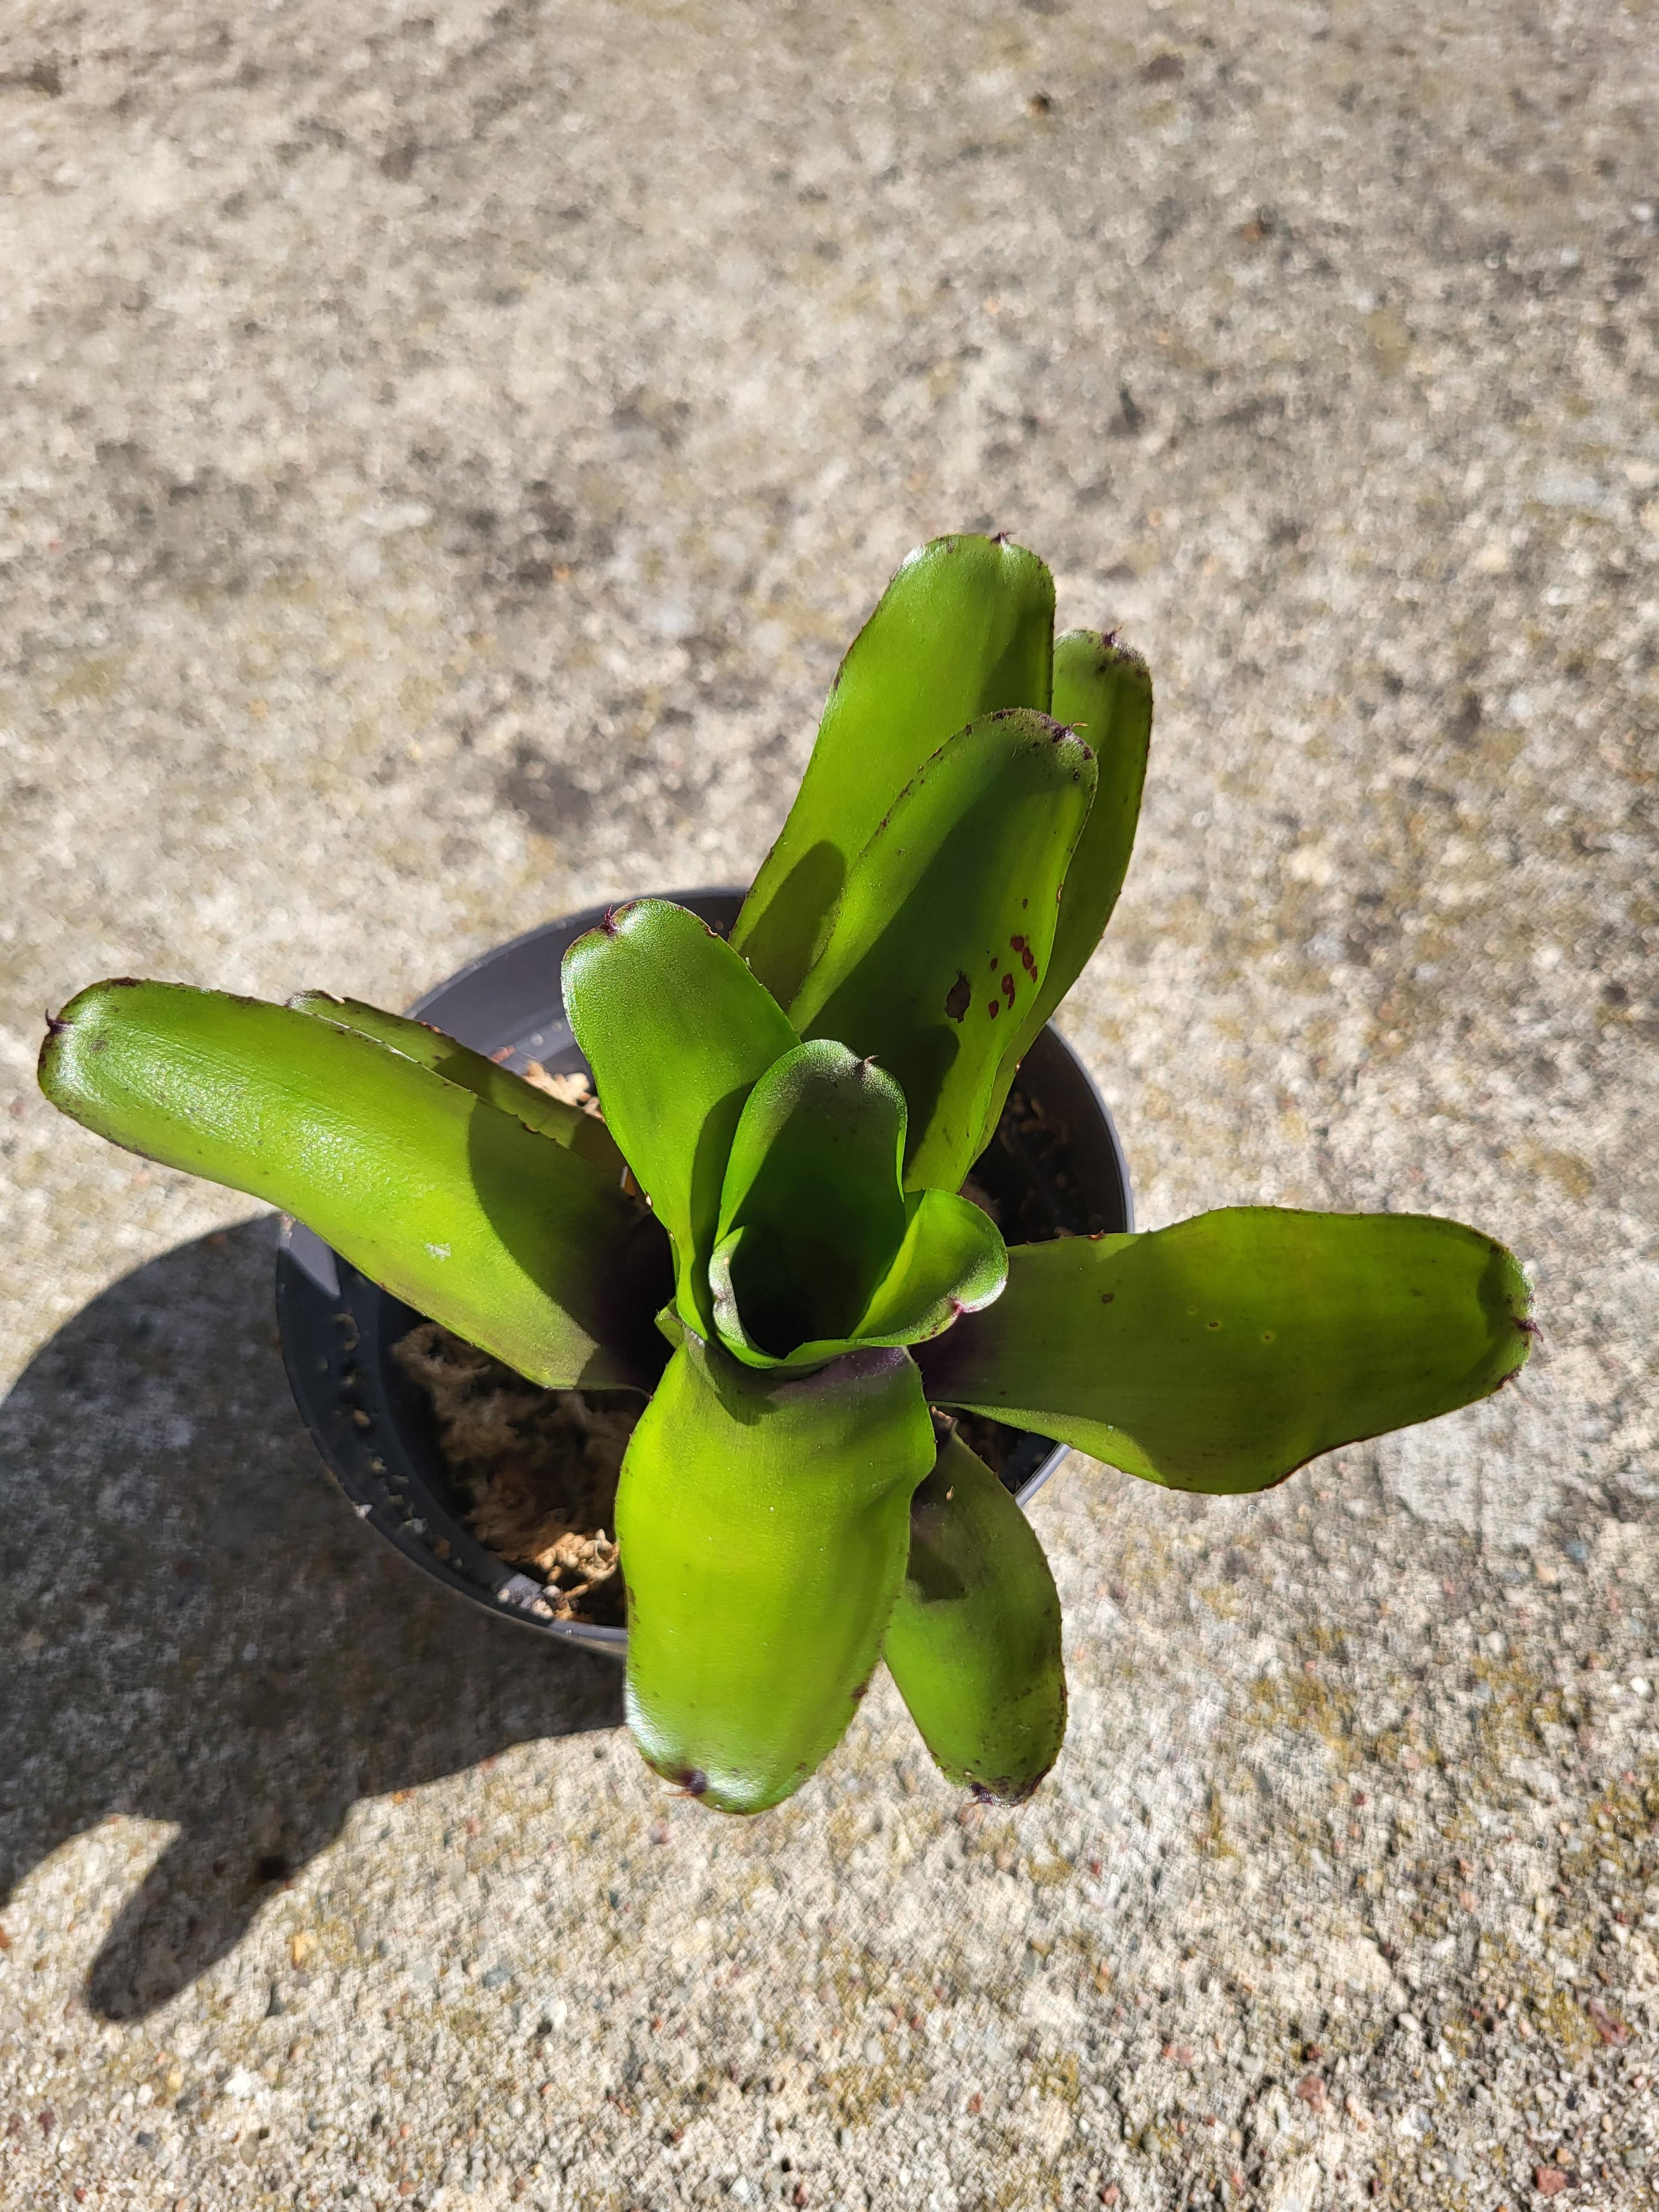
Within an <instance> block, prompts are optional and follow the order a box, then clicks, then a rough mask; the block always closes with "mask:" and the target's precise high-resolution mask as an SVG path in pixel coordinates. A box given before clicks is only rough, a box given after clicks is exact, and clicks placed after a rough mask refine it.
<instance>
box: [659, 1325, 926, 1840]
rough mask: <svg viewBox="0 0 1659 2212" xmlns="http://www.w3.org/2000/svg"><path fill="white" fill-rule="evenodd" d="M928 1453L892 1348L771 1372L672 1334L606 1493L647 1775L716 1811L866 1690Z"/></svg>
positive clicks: (899, 1355) (822, 1741) (776, 1774)
mask: <svg viewBox="0 0 1659 2212" xmlns="http://www.w3.org/2000/svg"><path fill="white" fill-rule="evenodd" d="M932 1465H933V1424H932V1421H931V1419H930V1418H929V1416H928V1413H927V1406H926V1404H925V1403H924V1401H923V1399H922V1395H921V1378H920V1376H918V1375H917V1373H916V1370H915V1364H914V1362H913V1361H912V1360H911V1359H910V1358H909V1355H908V1353H906V1352H854V1353H852V1354H850V1355H849V1356H848V1358H844V1359H841V1360H838V1361H837V1362H836V1364H834V1365H833V1366H830V1367H825V1368H821V1369H819V1370H817V1373H815V1374H812V1375H810V1376H805V1377H793V1376H792V1377H782V1378H781V1377H779V1376H775V1375H763V1374H758V1373H757V1372H756V1371H755V1370H752V1369H750V1368H747V1367H744V1366H742V1365H740V1364H738V1362H737V1361H736V1360H733V1359H731V1358H728V1357H727V1356H726V1354H725V1353H724V1352H722V1351H721V1350H720V1347H719V1346H717V1345H704V1344H702V1343H701V1342H700V1341H699V1340H697V1339H696V1337H694V1336H692V1335H691V1334H690V1333H689V1332H688V1333H686V1334H685V1336H684V1340H683V1342H682V1344H681V1346H680V1348H679V1349H678V1351H677V1352H675V1354H674V1357H673V1358H672V1359H671V1361H670V1363H669V1365H668V1369H667V1371H666V1372H665V1375H664V1376H663V1379H662V1382H661V1383H660V1384H659V1387H658V1389H657V1391H656V1394H655V1395H654V1396H653V1398H652V1400H651V1402H650V1404H649V1405H648V1406H647V1408H646V1411H645V1414H644V1416H643V1418H642V1419H641V1422H640V1425H639V1426H638V1427H637V1428H636V1429H635V1431H634V1435H633V1437H632V1438H631V1439H630V1441H629V1447H628V1455H627V1457H626V1459H625V1460H624V1461H623V1472H622V1481H621V1485H620V1487H619V1488H618V1491H617V1537H618V1541H619V1542H620V1545H621V1549H622V1561H623V1573H624V1574H625V1575H626V1577H627V1579H628V1597H629V1617H628V1676H627V1689H626V1698H627V1710H628V1721H629V1727H630V1728H631V1729H632V1730H633V1732H634V1736H635V1741H636V1742H637V1743H638V1745H639V1747H640V1749H641V1752H642V1753H644V1755H645V1757H646V1758H647V1759H648V1760H649V1762H650V1763H651V1765H653V1767H654V1768H655V1769H656V1771H658V1773H659V1774H661V1775H664V1776H665V1777H666V1778H668V1779H669V1780H670V1781H672V1782H677V1783H678V1784H681V1785H682V1786H683V1787H684V1788H685V1789H687V1790H690V1791H691V1792H692V1793H693V1794H694V1795H696V1796H699V1797H701V1798H702V1801H703V1802H704V1803H705V1804H708V1805H714V1806H716V1807H718V1808H720V1810H721V1811H722V1812H728V1813H757V1812H760V1811H761V1810H763V1808H765V1807H766V1806H768V1805H775V1804H776V1803H777V1802H778V1801H779V1800H780V1799H781V1798H784V1797H787V1796H789V1795H790V1793H791V1792H792V1791H793V1790H797V1789H799V1786H800V1784H802V1783H803V1782H804V1781H805V1779H806V1778H807V1776H808V1775H810V1774H811V1772H812V1771H813V1769H814V1768H815V1767H816V1766H817V1764H818V1762H819V1761H820V1760H821V1759H823V1757H824V1755H825V1753H828V1752H829V1750H831V1749H832V1748H833V1747H834V1746H835V1745H836V1743H837V1742H838V1741H840V1739H841V1736H842V1733H843V1732H844V1730H845V1729H846V1727H847V1723H848V1721H849V1720H850V1719H851V1718H852V1717H853V1712H854V1708H855V1707H856V1705H857V1704H858V1701H859V1699H860V1697H861V1696H862V1695H863V1693H864V1690H865V1687H866V1684H867V1682H868V1680H869V1677H870V1674H871V1671H872V1668H874V1666H875V1663H876V1660H877V1657H878V1654H879V1652H880V1649H881V1638H882V1632H883V1631H884V1629H885V1627H886V1626H887V1619H888V1615H889V1614H890V1612H891V1611H892V1607H893V1601H894V1598H895V1596H896V1595H897V1592H898V1588H899V1584H900V1583H901V1582H902V1579H903V1575H904V1563H905V1558H906V1553H907V1550H908V1541H909V1504H910V1493H911V1492H912V1491H913V1490H914V1489H915V1486H916V1484H917V1483H918V1482H919V1481H920V1480H921V1477H922V1476H923V1475H924V1474H927V1470H928V1468H930V1467H931V1466H932Z"/></svg>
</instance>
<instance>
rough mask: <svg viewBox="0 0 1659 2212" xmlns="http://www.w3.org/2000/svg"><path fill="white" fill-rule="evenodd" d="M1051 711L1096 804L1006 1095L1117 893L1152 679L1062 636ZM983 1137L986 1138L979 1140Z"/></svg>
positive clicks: (1132, 658)
mask: <svg viewBox="0 0 1659 2212" xmlns="http://www.w3.org/2000/svg"><path fill="white" fill-rule="evenodd" d="M1054 720H1056V721H1057V722H1064V723H1066V725H1067V726H1068V727H1070V728H1072V729H1074V730H1075V731H1076V732H1077V733H1078V735H1079V737H1080V738H1082V739H1083V741H1084V743H1085V744H1086V745H1087V746H1088V747H1089V750H1091V752H1092V753H1093V755H1094V757H1095V777H1096V781H1095V799H1094V805H1092V806H1091V808H1090V809H1089V819H1088V821H1087V822H1086V823H1085V824H1084V828H1083V835H1082V836H1080V837H1079V839H1078V841H1077V847H1076V849H1075V850H1074V851H1073V854H1072V861H1071V866H1069V867H1068V868H1067V869H1066V883H1065V886H1064V888H1063V889H1062V890H1061V892H1060V921H1059V922H1058V924H1057V925H1056V927H1055V929H1054V951H1052V953H1051V954H1050V955H1049V958H1048V967H1047V968H1046V969H1044V971H1043V976H1042V988H1041V989H1040V990H1038V991H1036V992H1035V993H1034V994H1032V997H1031V999H1030V1001H1029V1003H1028V1004H1027V1006H1026V1008H1025V1012H1024V1017H1023V1018H1022V1020H1021V1022H1020V1024H1019V1031H1018V1037H1017V1038H1016V1039H1014V1040H1012V1041H1011V1043H1012V1049H1011V1051H1009V1052H1007V1053H1005V1055H1004V1074H1005V1077H1006V1080H1005V1081H1004V1083H1003V1096H1004V1097H1006V1096H1007V1087H1008V1084H1009V1083H1012V1080H1013V1078H1014V1073H1015V1071H1016V1069H1017V1068H1018V1066H1019V1063H1020V1061H1021V1060H1023V1059H1024V1057H1025V1054H1027V1053H1028V1052H1029V1051H1030V1048H1031V1046H1032V1044H1033V1042H1035V1041H1036V1036H1037V1034H1038V1032H1039V1031H1040V1030H1041V1029H1042V1025H1043V1024H1044V1023H1045V1022H1046V1021H1048V1019H1049V1018H1050V1017H1051V1016H1052V1015H1053V1013H1054V1009H1055V1007H1056V1006H1059V1004H1060V1000H1062V999H1063V998H1064V997H1065V996H1066V993H1067V992H1068V991H1069V990H1070V989H1071V987H1072V986H1073V983H1075V982H1076V981H1077V979H1078V977H1079V975H1081V974H1082V972H1083V969H1084V968H1085V966H1086V965H1087V963H1088V960H1089V956H1090V955H1091V953H1092V952H1093V951H1094V949H1095V947H1096V945H1098V944H1099V942H1100V939H1101V936H1102V933H1103V931H1104V930H1105V927H1106V925H1107V923H1108V922H1109V921H1110V920H1111V917H1112V908H1114V907H1115V905H1116V904H1117V895H1118V893H1119V892H1120V891H1121V890H1122V888H1123V878H1124V876H1125V874H1126V872H1127V869H1128V866H1129V855H1130V854H1131V852H1132V851H1133V848H1134V842H1135V823H1136V822H1137V821H1138V819H1139V814H1140V793H1141V787H1142V785H1143V784H1144V783H1145V782H1146V752H1147V747H1148V746H1149V744H1151V742H1152V675H1151V672H1150V671H1149V670H1148V669H1147V666H1146V662H1145V661H1144V660H1143V659H1141V657H1140V655H1139V653H1135V652H1133V651H1132V650H1131V649H1130V647H1127V646H1126V645H1119V644H1118V643H1117V641H1116V640H1115V638H1111V637H1103V636H1102V635H1101V634H1100V633H1099V631H1097V630H1091V629H1068V630H1067V631H1066V633H1065V635H1063V636H1061V637H1059V638H1057V639H1056V640H1055V641H1054ZM990 1134H991V1133H990V1131H988V1130H987V1133H986V1136H987V1142H988V1141H989V1138H990Z"/></svg>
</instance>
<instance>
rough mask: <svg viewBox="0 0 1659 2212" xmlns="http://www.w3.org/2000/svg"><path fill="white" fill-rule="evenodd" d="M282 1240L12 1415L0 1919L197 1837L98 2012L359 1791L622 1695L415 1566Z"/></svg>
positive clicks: (46, 1387) (225, 1910) (125, 1941)
mask: <svg viewBox="0 0 1659 2212" xmlns="http://www.w3.org/2000/svg"><path fill="white" fill-rule="evenodd" d="M273 1241H274V1240H273V1225H272V1223H271V1222H270V1220H269V1219H265V1220H261V1221H254V1222H249V1223H246V1224H245V1225H243V1226H241V1227H240V1228H237V1229H233V1230H230V1231H224V1232H221V1233H218V1234H216V1235H213V1236H210V1237H204V1238H202V1239H200V1240H198V1241H197V1242H196V1243H190V1244H185V1245H182V1246H180V1247H179V1249H177V1250H175V1251H172V1252H169V1253H167V1254H166V1255H164V1256H163V1257H161V1259H159V1260H156V1261H152V1262H151V1263H150V1264H149V1266H147V1267H140V1268H138V1269H137V1270H136V1271H135V1272H134V1273H132V1274H131V1275H128V1276H125V1277H124V1278H123V1279H121V1280H120V1281H118V1282H117V1283H115V1284H114V1285H112V1286H111V1288H110V1289H109V1290H107V1291H105V1292H104V1293H103V1294H102V1296H101V1297H98V1298H96V1299H94V1301H93V1303H92V1304H90V1305H88V1307H87V1308H86V1309H85V1310H83V1311H82V1313H80V1314H78V1315H77V1316H76V1317H75V1319H74V1320H73V1321H71V1322H68V1323H67V1324H66V1325H65V1326H64V1328H62V1329H60V1330H59V1332H58V1334H57V1335H56V1336H55V1337H53V1338H52V1340H51V1342H50V1343H48V1344H47V1345H46V1346H43V1348H42V1349H41V1350H40V1352H38V1353H37V1354H36V1356H35V1358H33V1360H32V1361H31V1362H30V1364H29V1365H28V1367H27V1369H26V1370H25V1371H24V1372H23V1374H22V1375H21V1376H20V1378H19V1380H18V1382H17V1383H16V1385H15V1388H14V1389H13V1390H12V1391H11V1392H10V1394H9V1396H8V1397H7V1398H6V1399H5V1400H4V1401H3V1403H0V1607H3V1613H0V1618H3V1619H4V1620H5V1621H6V1623H7V1635H6V1642H7V1643H8V1644H9V1645H10V1646H11V1650H12V1653H13V1655H14V1658H13V1663H11V1664H10V1665H9V1667H8V1668H7V1670H6V1671H7V1673H8V1674H9V1678H10V1679H9V1685H8V1687H7V1690H6V1692H5V1696H4V1702H3V1707H0V1903H3V1900H4V1899H7V1898H9V1896H10V1895H11V1893H12V1892H13V1889H14V1888H15V1885H16V1883H17V1882H18V1881H21V1879H22V1878H23V1877H24V1875H27V1873H28V1871H29V1870H30V1869H32V1868H33V1866H35V1865H36V1864H37V1863H39V1862H40V1860H41V1859H42V1858H44V1857H46V1855H47V1854H48V1853H50V1852H51V1851H52V1850H56V1849H57V1848H58V1845H59V1844H62V1843H64V1841H65V1840H66V1839H67V1838H70V1837H72V1836H74V1835H76V1834H78V1833H80V1832H82V1830H84V1829H87V1828H89V1827H91V1826H95V1825H96V1824H97V1823H98V1822H99V1821H100V1820H105V1819H106V1818H107V1817H109V1816H110V1815H111V1814H135V1815H137V1816H139V1817H141V1818H143V1819H146V1820H161V1821H170V1822H173V1823H176V1824H177V1826H178V1831H179V1832H178V1833H177V1835H176V1836H175V1837H174V1838H173V1841H172V1842H171V1843H170V1844H168V1845H167V1848H166V1849H165V1850H163V1852H162V1854H161V1857H160V1858H159V1859H158V1861H157V1862H156V1863H155V1867H154V1868H153V1869H152V1870H151V1872H150V1874H149V1876H148V1878H147V1879H146V1881H144V1882H143V1884H142V1885H141V1887H139V1889H138V1891H137V1893H136V1894H135V1895H134V1896H133V1897H132V1898H131V1899H130V1900H129V1902H128V1903H127V1905H125V1909H124V1910H123V1911H121V1912H120V1914H119V1915H118V1917H117V1919H116V1921H115V1923H114V1925H113V1926H112V1929H111V1930H110V1932H109V1935H108V1936H107V1938H106V1941H105V1942H104V1943H103V1945H102V1947H101V1948H100V1951H99V1952H98V1954H97V1956H96V1958H95V1959H94V1962H93V1966H92V1968H91V1972H90V1975H89V1978H88V2002H90V2004H91V2005H92V2007H93V2008H94V2010H95V2011H96V2012H98V2013H99V2014H100V2015H103V2016H104V2017H105V2018H106V2019H114V2020H132V2019H137V2018H140V2017H142V2016H143V2015H145V2014H147V2013H149V2012H152V2011H154V2010H155V2008H156V2007H157V2006H159V2005H161V2004H164V2003H165V2002H167V2000H168V1999H169V1998H170V1997H172V1996H174V1995H175V1994H176V1993H177V1992H178V1991H179V1990H181V1989H182V1988H184V1987H185V1985H186V1984H188V1983H190V1982H191V1981H192V1980H193V1979H194V1978H196V1977H197V1975H199V1974H201V1973H203V1972H205V1970H206V1969H207V1968H208V1967H210V1966H212V1965H213V1964H214V1963H215V1961H216V1960H219V1959H221V1958H222V1957H223V1956H224V1955H225V1954H226V1953H227V1952H228V1951H229V1950H231V1949H232V1948H234V1945H235V1944H236V1943H237V1942H239V1940H240V1937H241V1936H242V1934H243V1932H244V1931H245V1929H246V1927H247V1925H248V1923H249V1922H250V1921H251V1920H252V1917H253V1916H254V1914H255V1913H256V1912H257V1911H258V1909H259V1907H260V1905H262V1904H263V1903H264V1901H265V1900H266V1899H268V1898H269V1897H270V1895H271V1894H272V1893H273V1891H274V1888H275V1887H276V1885H277V1884H279V1883H280V1882H282V1881H284V1880H286V1879H287V1878H288V1877H289V1876H290V1875H292V1874H294V1873H295V1871H296V1870H297V1869H299V1868H301V1867H302V1866H303V1865H304V1864H305V1863H306V1862H307V1860H308V1859H310V1858H312V1857H313V1856H314V1855H315V1854H316V1853H317V1852H318V1851H319V1850H322V1849H323V1848H324V1847H325V1845H326V1844H328V1843H330V1842H331V1840H332V1838H334V1837H335V1836H336V1835H337V1833H338V1832H339V1830H340V1827H341V1825H342V1823H343V1821H344V1820H345V1818H346V1816H347V1814H349V1812H350V1810H351V1808H352V1806H353V1805H354V1803H355V1802H356V1801H357V1800H358V1799H359V1798H362V1797H372V1796H380V1795H381V1794H383V1793H385V1792H387V1791H390V1790H400V1789H407V1788H410V1787H413V1786H416V1785H418V1784H422V1783H427V1782H431V1781H434V1780H435V1779H437V1778H439V1777H440V1776H442V1775H446V1774H452V1773H454V1772H457V1771H461V1770H464V1769H465V1768H467V1767H470V1766H472V1765H476V1764H477V1761H478V1760H480V1759H483V1758H486V1757H488V1756H489V1755H490V1754H491V1753H496V1752H500V1751H502V1750H504V1749H506V1748H507V1747H508V1746H510V1745H513V1744H515V1743H520V1742H523V1741H527V1740H531V1739H535V1738H544V1737H550V1736H558V1735H573V1734H576V1733H579V1732H580V1731H582V1730H586V1729H608V1728H611V1727H614V1726H616V1725H617V1723H618V1722H619V1721H620V1718H621V1696H620V1689H621V1675H620V1671H619V1670H618V1669H617V1668H615V1667H614V1666H613V1665H611V1664H610V1663H609V1662H606V1661H605V1660H604V1659H601V1658H594V1657H591V1656H587V1655H586V1654H582V1653H580V1652H574V1651H573V1652H563V1651H553V1650H546V1649H541V1650H538V1649H537V1648H536V1647H535V1646H533V1645H532V1644H531V1642H530V1639H529V1638H527V1637H526V1636H524V1635H521V1634H520V1633H519V1632H517V1631H515V1630H514V1629H513V1627H511V1626H509V1625H507V1624H504V1623H501V1622H499V1621H494V1620H489V1618H488V1617H486V1616H485V1615H483V1613H475V1612H474V1611H473V1609H472V1608H471V1607H469V1606H468V1605H466V1604H465V1602H464V1601H461V1600H460V1599H458V1598H456V1597H454V1596H453V1595H450V1594H449V1593H447V1592H446V1591H444V1590H442V1589H438V1588H436V1587H435V1586H434V1585H433V1584H431V1583H428V1582H427V1581H425V1580H424V1579H423V1578H422V1577H421V1576H419V1575H417V1574H416V1573H414V1572H413V1571H411V1570H410V1568H409V1567H407V1566H406V1565H404V1562H403V1561H402V1560H400V1559H396V1558H393V1557H392V1555H391V1554H390V1553H388V1552H387V1551H386V1549H385V1547H383V1546H382V1545H381V1544H380V1541H379V1539H378V1538H376V1537H375V1536H374V1535H373V1534H372V1533H371V1532H370V1531H369V1530H368V1528H365V1527H363V1526H362V1524H361V1523H360V1522H357V1521H356V1519H355V1518H354V1517H353V1516H352V1514H351V1513H350V1512H349V1510H347V1509H346V1507H345V1505H344V1504H343V1501H342V1500H341V1498H339V1496H338V1494H337V1492H335V1491H334V1490H333V1488H332V1487H331V1484H330V1482H329V1480H328V1478H327V1477H326V1475H325V1474H324V1471H323V1469H322V1467H321V1465H320V1463H319V1461H318V1459H317V1456H316V1454H315V1451H314V1449H313V1446H312V1444H311V1442H310V1440H309V1438H308V1437H307V1435H306V1433H305V1431H304V1430H303V1428H302V1427H301V1424H300V1419H299V1416H298V1415H297V1413H295V1408H294V1404H293V1401H292V1399H291V1398H290V1396H289V1389H288V1383H287V1380H286V1378H285V1376H284V1375H283V1365H282V1359H281V1356H280V1354H279V1352H278V1351H277V1348H276V1328H275V1323H274V1320H273V1318H272V1312H271V1287H270V1285H271V1255H272V1249H273Z"/></svg>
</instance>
